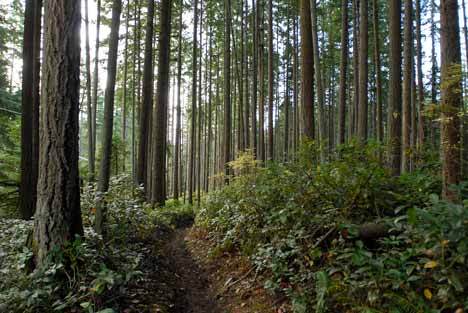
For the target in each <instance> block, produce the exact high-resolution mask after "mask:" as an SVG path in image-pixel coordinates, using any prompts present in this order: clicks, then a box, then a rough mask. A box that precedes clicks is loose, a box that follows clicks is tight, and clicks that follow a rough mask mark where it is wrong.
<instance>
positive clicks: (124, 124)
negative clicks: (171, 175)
mask: <svg viewBox="0 0 468 313" xmlns="http://www.w3.org/2000/svg"><path fill="white" fill-rule="evenodd" d="M129 22H130V1H128V2H127V16H126V19H125V48H124V75H123V101H122V144H123V147H124V151H123V153H122V171H123V172H125V162H126V158H127V145H126V142H127V110H128V109H127V78H128V35H129V33H128V24H129Z"/></svg>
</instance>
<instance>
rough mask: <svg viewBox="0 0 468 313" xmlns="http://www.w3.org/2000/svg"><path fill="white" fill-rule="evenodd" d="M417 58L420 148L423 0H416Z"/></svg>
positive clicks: (421, 138)
mask: <svg viewBox="0 0 468 313" xmlns="http://www.w3.org/2000/svg"><path fill="white" fill-rule="evenodd" d="M416 59H417V77H418V129H417V133H418V140H417V142H418V143H417V145H418V149H420V150H421V149H422V148H423V145H424V137H425V125H424V124H425V119H424V114H423V113H424V78H423V71H422V42H421V0H416Z"/></svg>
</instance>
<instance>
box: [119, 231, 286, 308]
mask: <svg viewBox="0 0 468 313" xmlns="http://www.w3.org/2000/svg"><path fill="white" fill-rule="evenodd" d="M213 247H214V244H213V243H212V242H211V241H210V240H209V238H208V233H207V232H206V231H204V230H202V229H199V228H196V227H191V228H179V229H176V230H174V231H173V232H171V233H170V234H168V237H166V240H165V244H163V246H162V247H159V248H156V249H154V250H153V253H152V254H151V255H148V257H147V258H146V260H145V261H146V265H147V266H145V268H146V270H144V273H143V276H142V278H141V279H140V281H139V283H137V284H135V286H132V287H131V288H130V289H131V292H130V294H133V298H132V296H130V297H129V298H128V299H124V300H123V302H124V303H125V304H124V307H127V309H125V310H123V312H142V311H144V312H151V313H153V312H161V313H165V312H168V313H270V312H271V313H276V312H287V311H286V310H285V309H281V308H280V307H279V305H281V303H280V301H274V299H273V298H272V297H271V296H270V295H269V294H268V293H267V292H266V291H265V289H264V288H263V283H262V277H258V276H257V275H256V274H255V271H254V270H252V267H251V265H250V263H249V262H248V261H247V260H246V259H245V258H242V257H240V256H239V255H237V254H235V253H222V254H220V255H216V253H213V252H212V251H213V249H212V248H213ZM280 300H281V299H280ZM121 303H122V302H121ZM122 304H123V303H122ZM275 307H278V308H275Z"/></svg>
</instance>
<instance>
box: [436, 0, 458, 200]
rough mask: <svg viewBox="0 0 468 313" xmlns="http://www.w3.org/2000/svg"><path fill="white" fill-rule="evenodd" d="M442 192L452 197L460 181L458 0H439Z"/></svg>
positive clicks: (453, 198)
mask: <svg viewBox="0 0 468 313" xmlns="http://www.w3.org/2000/svg"><path fill="white" fill-rule="evenodd" d="M440 35H441V36H440V52H441V62H442V63H441V91H442V96H441V106H440V109H441V113H442V116H441V136H440V139H441V141H440V142H441V145H442V147H441V148H442V181H443V184H442V195H443V197H444V198H445V199H447V200H451V201H456V200H458V198H459V196H458V194H457V192H456V191H454V190H452V189H451V186H452V185H456V184H458V183H460V181H461V175H460V174H461V167H460V163H461V162H460V161H461V160H460V117H459V113H460V111H461V108H462V106H463V104H462V103H463V102H462V92H461V90H462V84H461V49H460V29H459V21H458V1H457V0H442V1H441V3H440Z"/></svg>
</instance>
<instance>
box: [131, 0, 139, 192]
mask: <svg viewBox="0 0 468 313" xmlns="http://www.w3.org/2000/svg"><path fill="white" fill-rule="evenodd" d="M139 17H140V0H137V1H136V3H135V20H134V36H133V60H132V61H133V74H132V76H133V77H132V89H133V90H132V180H133V182H134V183H136V181H137V179H136V162H137V161H136V151H135V145H136V114H135V113H136V112H135V111H137V110H138V107H139V103H138V102H137V94H139V90H140V82H139V78H140V73H139V71H140V69H139V68H138V73H137V57H138V62H140V34H139V33H140V18H139ZM137 89H138V90H137Z"/></svg>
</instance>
